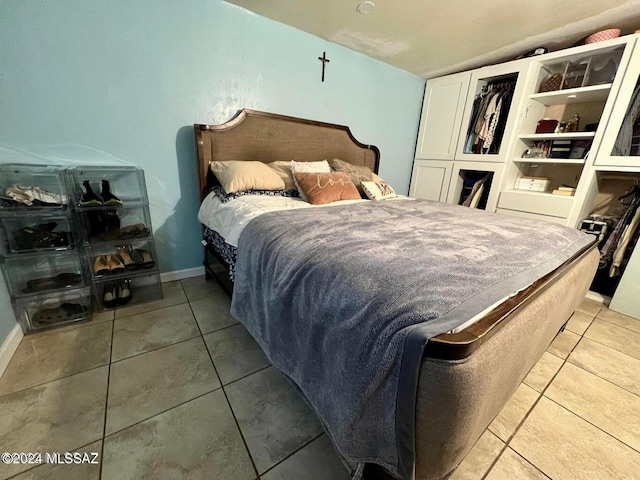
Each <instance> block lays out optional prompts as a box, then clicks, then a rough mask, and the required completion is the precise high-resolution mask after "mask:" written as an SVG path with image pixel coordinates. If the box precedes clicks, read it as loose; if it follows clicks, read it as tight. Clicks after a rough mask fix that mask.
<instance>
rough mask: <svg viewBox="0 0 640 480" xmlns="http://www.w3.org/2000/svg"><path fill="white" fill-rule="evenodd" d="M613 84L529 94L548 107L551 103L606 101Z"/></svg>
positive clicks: (532, 98)
mask: <svg viewBox="0 0 640 480" xmlns="http://www.w3.org/2000/svg"><path fill="white" fill-rule="evenodd" d="M611 85H612V84H611V83H606V84H604V85H591V86H589V87H580V88H570V89H567V90H555V91H553V92H544V93H534V94H532V95H529V98H530V99H531V100H535V101H537V102H540V103H542V104H544V105H546V106H547V107H548V106H550V105H568V104H573V103H587V102H598V101H605V100H606V99H607V97H608V96H609V91H610V90H611Z"/></svg>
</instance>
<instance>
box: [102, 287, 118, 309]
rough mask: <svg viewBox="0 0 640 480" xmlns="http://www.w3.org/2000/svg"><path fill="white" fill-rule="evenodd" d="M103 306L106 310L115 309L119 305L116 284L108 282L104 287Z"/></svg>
mask: <svg viewBox="0 0 640 480" xmlns="http://www.w3.org/2000/svg"><path fill="white" fill-rule="evenodd" d="M103 295H104V296H103V305H104V306H105V307H106V308H113V307H115V306H116V304H117V303H118V284H117V283H116V282H108V283H106V284H105V286H104V292H103Z"/></svg>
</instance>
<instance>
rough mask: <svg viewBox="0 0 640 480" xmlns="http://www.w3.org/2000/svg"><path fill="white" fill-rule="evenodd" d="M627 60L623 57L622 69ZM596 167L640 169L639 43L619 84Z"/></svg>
mask: <svg viewBox="0 0 640 480" xmlns="http://www.w3.org/2000/svg"><path fill="white" fill-rule="evenodd" d="M625 57H626V55H625ZM624 61H625V58H624V57H623V61H622V63H621V67H620V70H622V65H624ZM618 78H619V75H618V76H617V77H616V82H615V83H614V88H615V86H617V84H618ZM614 93H615V92H612V94H614ZM598 130H600V129H598ZM595 164H596V165H617V166H625V167H640V42H638V40H636V44H635V46H634V48H633V52H632V54H631V60H630V61H629V64H628V67H627V69H626V72H624V77H623V78H622V81H621V82H620V83H619V89H618V90H617V96H616V98H615V104H614V105H613V109H612V110H611V116H610V117H609V121H608V123H607V126H606V133H605V134H604V136H603V138H602V146H601V147H600V149H599V151H598V155H597V157H596V160H595Z"/></svg>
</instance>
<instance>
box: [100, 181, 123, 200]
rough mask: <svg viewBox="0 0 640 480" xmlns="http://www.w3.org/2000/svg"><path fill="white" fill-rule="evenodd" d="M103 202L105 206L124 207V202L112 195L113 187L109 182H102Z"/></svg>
mask: <svg viewBox="0 0 640 480" xmlns="http://www.w3.org/2000/svg"><path fill="white" fill-rule="evenodd" d="M102 200H103V203H104V204H105V205H122V200H120V199H119V198H118V197H116V196H115V195H114V194H113V193H111V187H110V186H109V182H108V181H107V180H102Z"/></svg>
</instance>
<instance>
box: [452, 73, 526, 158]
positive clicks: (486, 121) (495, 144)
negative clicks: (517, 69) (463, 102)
mask: <svg viewBox="0 0 640 480" xmlns="http://www.w3.org/2000/svg"><path fill="white" fill-rule="evenodd" d="M515 83H516V81H515V80H506V81H500V82H495V83H489V84H487V85H486V86H485V87H484V88H483V89H482V92H480V93H479V94H478V95H477V96H476V98H475V99H474V101H473V105H472V110H471V117H470V119H469V128H468V129H467V141H466V142H465V148H464V152H465V153H475V154H486V153H489V154H494V153H498V151H499V149H500V143H501V142H502V136H503V134H504V128H505V125H506V123H507V116H508V114H509V108H510V106H511V99H512V97H513V90H514V88H515Z"/></svg>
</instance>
